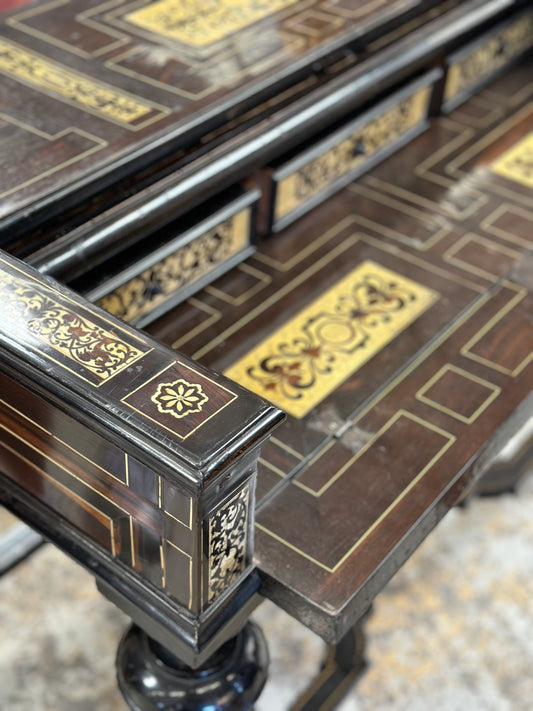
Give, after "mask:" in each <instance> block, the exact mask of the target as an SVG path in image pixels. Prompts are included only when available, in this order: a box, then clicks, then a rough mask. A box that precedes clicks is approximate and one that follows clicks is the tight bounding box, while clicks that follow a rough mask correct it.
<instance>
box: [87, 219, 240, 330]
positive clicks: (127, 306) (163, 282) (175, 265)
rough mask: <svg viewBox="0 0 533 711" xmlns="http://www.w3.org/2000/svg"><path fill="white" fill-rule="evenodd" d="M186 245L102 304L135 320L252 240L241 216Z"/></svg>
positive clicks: (119, 289) (103, 300)
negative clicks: (249, 238)
mask: <svg viewBox="0 0 533 711" xmlns="http://www.w3.org/2000/svg"><path fill="white" fill-rule="evenodd" d="M242 214H244V213H238V214H237V215H235V216H233V217H231V218H229V219H227V220H224V222H221V223H220V224H219V225H217V226H216V227H214V228H213V229H211V230H209V231H207V232H205V233H204V234H203V235H200V236H199V237H197V238H196V239H194V240H192V241H191V242H189V243H187V244H185V245H182V246H181V247H179V248H178V249H177V250H176V251H175V252H173V253H172V254H170V255H169V256H168V257H165V258H164V259H161V260H160V261H159V262H157V263H156V264H153V265H152V266H151V267H149V268H148V269H145V270H144V271H142V272H141V273H140V274H138V275H137V276H135V277H133V279H130V280H129V281H128V282H126V283H125V284H122V285H121V286H119V287H117V288H116V289H115V290H114V291H112V292H110V293H109V294H107V295H106V296H104V297H103V298H102V299H101V300H100V301H99V302H98V305H99V306H101V307H102V308H103V309H105V310H106V311H109V313H112V314H114V315H115V316H118V317H119V318H121V319H123V320H124V321H134V320H135V319H138V318H140V317H141V316H144V315H145V314H147V313H150V311H153V309H155V308H156V307H157V306H159V305H160V304H162V303H164V302H165V301H166V300H167V299H169V298H170V297H171V296H173V295H175V294H177V293H178V292H179V290H180V289H184V288H185V287H189V286H190V285H192V284H193V283H194V282H195V281H197V280H199V279H200V277H203V276H205V275H206V274H208V273H209V272H211V271H213V270H214V269H215V268H216V267H218V266H219V265H221V264H223V263H224V262H225V261H227V260H228V259H230V258H231V257H233V256H234V255H236V254H237V253H238V252H239V251H240V250H241V249H242V248H243V247H245V246H246V244H247V243H248V232H247V231H245V230H244V229H243V226H242V222H243V220H242V219H241V218H240V215H242Z"/></svg>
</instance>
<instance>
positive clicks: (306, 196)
mask: <svg viewBox="0 0 533 711" xmlns="http://www.w3.org/2000/svg"><path fill="white" fill-rule="evenodd" d="M440 76H441V73H440V70H433V71H431V72H429V73H427V74H425V75H424V76H423V77H420V78H419V79H417V80H415V81H413V82H411V83H410V84H409V85H408V86H404V87H403V88H401V89H400V90H398V91H396V92H395V93H393V94H392V95H391V96H389V97H388V98H387V99H385V100H383V101H381V102H379V103H378V104H376V105H375V106H373V107H372V108H371V109H369V110H368V111H366V112H365V113H363V114H362V115H359V116H357V117H356V118H354V119H352V120H351V121H349V122H348V123H346V124H345V125H344V126H343V127H342V128H339V129H337V130H335V131H333V132H332V133H330V134H329V135H328V136H326V137H325V138H321V139H320V140H319V141H318V142H316V143H314V144H313V145H312V146H310V147H309V148H307V149H305V150H303V151H301V152H300V153H298V155H296V156H294V157H292V158H290V159H289V160H286V161H285V162H284V163H282V164H281V165H279V166H278V167H276V168H274V169H273V171H272V174H271V204H270V210H269V214H270V219H269V225H268V227H269V230H270V231H272V232H277V231H279V230H280V229H282V228H283V227H285V226H286V225H288V224H290V223H291V222H293V221H294V220H295V219H297V218H298V217H300V216H301V215H303V214H304V213H306V212H307V211H308V210H310V209H311V208H312V207H314V206H315V205H318V204H319V203H320V202H322V201H323V200H325V199H326V198H327V197H329V196H330V195H332V194H333V193H335V192H336V191H337V190H339V189H340V188H342V187H344V186H345V185H347V184H348V183H349V182H350V181H351V180H353V179H354V178H356V177H357V176H358V175H361V174H362V173H364V172H365V171H367V170H369V169H370V168H372V167H373V166H374V165H376V164H377V163H378V162H380V161H382V160H383V159H384V158H386V157H387V156H388V155H390V153H392V152H393V151H395V150H397V149H398V148H400V147H401V146H402V145H404V144H405V143H407V142H408V141H410V140H411V139H412V138H414V137H415V136H416V135H418V134H419V133H421V132H422V131H423V130H424V129H425V128H426V127H427V125H428V120H427V117H428V111H429V104H430V100H431V96H432V91H433V84H434V82H435V81H436V80H437V79H438V78H439V77H440Z"/></svg>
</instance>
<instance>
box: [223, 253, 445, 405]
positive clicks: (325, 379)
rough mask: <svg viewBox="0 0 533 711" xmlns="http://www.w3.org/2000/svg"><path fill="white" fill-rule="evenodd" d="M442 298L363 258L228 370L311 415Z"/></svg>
mask: <svg viewBox="0 0 533 711" xmlns="http://www.w3.org/2000/svg"><path fill="white" fill-rule="evenodd" d="M437 298H438V294H437V293H436V292H435V291H433V290H431V289H428V288H427V287H425V286H422V285H421V284H418V283H416V282H414V281H412V280H411V279H408V278H407V277H404V276H402V275H401V274H398V273H396V272H394V271H392V270H390V269H387V268H385V267H383V266H381V265H380V264H377V263H375V262H372V261H365V262H362V264H360V266H359V267H357V268H356V269H354V270H353V271H352V272H351V273H350V274H348V275H347V276H346V277H344V279H342V280H341V281H340V282H338V283H337V284H335V286H333V287H332V288H331V289H329V290H328V291H326V292H325V293H324V294H323V295H322V296H320V297H319V298H318V299H316V300H315V301H314V302H313V303H312V304H310V305H309V306H307V307H306V308H305V309H303V310H302V311H300V312H299V313H298V314H297V315H296V316H294V318H292V319H291V320H290V321H288V322H287V323H286V324H285V325H283V326H282V327H281V328H279V329H278V330H277V331H275V332H274V333H273V334H272V335H271V336H269V337H268V338H267V339H266V340H265V341H263V342H262V343H260V344H259V345H258V346H256V347H255V348H254V349H253V350H252V351H250V352H249V353H248V354H247V355H245V356H244V357H243V358H241V359H240V360H239V361H238V362H237V363H235V364H234V365H232V366H230V367H229V368H228V369H227V370H226V371H225V375H227V376H228V377H229V378H232V379H233V380H235V381H236V382H238V383H240V384H241V385H244V386H245V387H247V388H248V389H249V390H252V391H253V392H255V393H257V394H258V395H262V396H263V397H265V398H266V399H267V400H270V402H272V403H273V404H275V405H277V406H278V407H280V408H282V409H284V410H285V411H286V412H288V413H289V414H290V415H292V416H293V417H298V418H301V417H305V415H307V414H308V413H309V412H310V411H311V410H312V409H313V408H314V407H315V406H316V405H317V404H318V403H319V402H321V401H322V400H323V399H324V398H325V397H327V396H328V395H329V394H330V393H331V392H333V390H335V389H336V388H337V387H338V386H339V385H340V384H341V383H342V382H343V381H344V380H346V378H347V377H349V376H350V375H352V374H353V373H354V372H355V371H356V370H358V369H359V368H360V367H361V366H362V365H364V364H365V363H366V362H367V361H368V360H369V359H370V358H372V356H374V355H375V354H376V353H378V352H379V351H381V350H382V349H383V348H384V347H385V346H386V345H387V344H388V343H390V341H392V339H393V338H395V336H397V335H398V334H399V333H401V332H402V331H403V330H405V329H406V328H407V327H408V326H409V325H410V324H411V323H412V322H413V321H414V320H415V319H416V318H418V316H420V314H422V313H423V312H424V311H425V310H426V309H428V308H429V307H430V306H431V305H432V304H433V303H434V302H435V301H436V299H437Z"/></svg>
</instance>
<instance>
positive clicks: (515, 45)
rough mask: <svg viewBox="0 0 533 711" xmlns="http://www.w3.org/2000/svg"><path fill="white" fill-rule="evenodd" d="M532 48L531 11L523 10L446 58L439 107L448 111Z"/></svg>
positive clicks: (532, 15) (532, 23)
mask: <svg viewBox="0 0 533 711" xmlns="http://www.w3.org/2000/svg"><path fill="white" fill-rule="evenodd" d="M532 47H533V12H532V11H527V12H523V13H521V14H520V15H518V16H517V17H513V18H512V19H510V20H508V21H507V22H504V23H502V24H500V25H498V26H497V27H496V28H495V29H493V30H491V31H490V32H488V33H487V34H485V35H483V37H481V38H478V39H476V40H475V41H474V42H471V43H470V44H468V45H466V46H465V47H462V48H461V49H460V50H458V51H457V52H455V53H454V54H452V55H451V56H450V57H449V58H448V59H447V62H446V64H447V72H446V78H445V84H444V94H443V98H442V101H443V105H442V110H443V111H445V112H448V111H451V110H452V109H454V108H455V107H456V106H458V105H459V104H461V103H463V101H466V99H468V98H469V97H470V96H472V94H473V93H474V92H475V91H477V90H478V89H479V88H480V87H481V86H482V85H483V84H485V83H487V82H488V81H489V80H490V79H492V78H493V77H494V76H495V75H496V74H497V73H499V72H501V71H502V70H504V69H505V68H506V67H508V66H509V65H510V64H511V63H512V62H514V61H515V60H516V59H518V57H520V56H521V55H522V54H524V52H526V51H527V50H528V49H531V48H532Z"/></svg>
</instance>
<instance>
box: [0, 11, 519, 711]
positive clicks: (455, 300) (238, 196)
mask: <svg viewBox="0 0 533 711" xmlns="http://www.w3.org/2000/svg"><path fill="white" fill-rule="evenodd" d="M7 5H12V6H13V8H12V9H11V10H10V11H9V12H6V14H5V15H4V21H3V25H2V34H1V36H0V75H1V77H2V87H3V88H2V91H3V92H4V93H3V94H2V96H3V104H2V111H1V116H0V120H1V121H2V124H1V125H0V128H1V130H2V138H1V141H2V142H1V143H0V148H1V149H3V156H4V158H3V160H4V163H3V165H4V173H3V180H4V183H3V185H2V189H3V203H2V222H1V223H0V239H1V244H2V246H3V247H4V248H5V249H6V250H7V251H6V252H4V253H2V255H1V256H0V263H1V264H0V291H1V293H2V303H3V312H2V319H1V321H0V378H1V380H0V383H1V390H0V405H1V409H0V429H1V435H0V471H1V475H0V476H1V481H2V489H1V494H0V495H1V499H2V501H3V502H4V503H5V505H7V506H8V507H9V508H10V509H11V510H13V511H14V512H15V513H17V514H18V515H19V516H20V517H21V518H22V519H24V520H26V521H28V522H29V523H30V524H31V525H32V526H33V527H35V528H36V529H37V530H39V531H41V532H42V533H43V534H44V535H45V536H46V537H47V538H49V539H51V540H52V541H54V542H55V543H57V544H58V545H59V546H60V547H62V548H63V549H64V550H65V551H67V552H68V553H69V554H70V555H72V556H73V557H74V558H75V559H77V560H78V561H79V562H80V563H81V564H83V565H85V566H86V567H88V568H89V570H91V572H93V573H94V575H95V578H96V580H97V584H98V586H99V587H100V589H101V590H102V592H103V593H104V594H105V595H107V596H108V597H109V598H110V599H111V600H113V601H114V602H115V603H116V604H117V605H119V606H120V607H121V608H122V609H124V610H125V611H126V612H127V613H128V614H129V615H130V616H131V618H132V619H133V620H134V622H135V623H136V624H137V625H138V627H133V628H132V630H131V631H130V632H129V633H128V634H127V635H126V637H125V638H124V640H123V642H122V644H121V647H120V650H119V656H118V675H119V683H120V685H121V688H122V690H123V693H124V695H125V697H126V699H127V701H128V703H129V704H130V705H131V707H132V708H134V709H155V708H164V709H199V708H202V709H208V708H217V709H218V708H228V709H229V708H232V709H246V708H250V707H251V705H252V704H253V702H254V699H255V698H257V695H258V694H259V692H260V689H261V687H262V684H263V682H264V678H265V667H266V652H265V649H264V643H263V641H262V638H261V635H260V633H259V632H258V631H257V630H256V629H255V628H253V627H250V626H245V623H246V620H247V618H248V616H249V614H250V611H251V610H252V609H253V608H254V606H255V605H257V604H258V603H259V602H260V599H261V596H268V597H270V598H271V599H272V600H274V601H275V602H276V603H277V604H279V605H280V606H282V607H283V608H285V609H286V610H287V611H288V612H289V613H290V614H292V615H294V616H295V617H297V618H298V619H300V620H301V621H302V622H304V623H305V624H306V625H307V626H308V627H310V628H311V629H312V630H314V631H315V632H316V633H317V634H319V635H320V636H321V637H323V638H324V639H325V640H326V641H327V642H329V643H331V644H333V645H336V646H333V647H332V651H331V654H330V659H329V662H328V664H327V665H326V667H325V669H324V671H323V672H322V674H321V676H320V677H319V678H318V680H317V682H316V684H315V687H314V689H313V690H312V691H311V692H310V694H309V695H308V698H306V699H304V700H302V701H301V703H300V704H299V706H298V708H306V709H312V708H331V707H332V705H333V704H334V703H335V701H336V700H337V699H338V697H339V696H340V694H341V692H342V690H343V688H344V687H345V686H346V684H348V683H349V682H350V681H351V680H352V679H353V677H354V676H355V675H356V674H357V672H358V670H359V668H360V665H361V651H362V650H361V645H362V639H361V629H360V625H359V622H360V620H361V619H362V618H363V616H364V615H365V614H366V612H367V610H368V608H369V606H370V605H371V602H372V599H373V598H374V597H375V595H376V594H377V593H378V592H379V590H380V589H381V588H382V587H383V585H384V584H385V583H386V582H387V581H388V580H389V579H390V577H391V576H392V575H394V573H395V572H396V571H397V570H398V569H399V567H400V566H401V565H402V564H403V563H404V561H405V560H406V559H407V558H408V557H409V555H410V553H411V552H412V551H413V550H414V549H415V548H416V546H417V545H418V544H419V543H420V542H421V541H422V540H423V539H424V538H425V537H426V536H427V535H428V533H429V532H430V531H431V529H432V528H433V527H434V526H435V525H436V524H437V522H438V521H439V520H440V519H441V518H442V516H444V515H445V513H446V512H447V511H448V510H449V509H450V508H451V507H452V506H453V505H454V504H455V503H456V502H457V501H459V500H461V499H462V498H463V497H464V496H465V495H466V493H468V492H469V491H470V490H471V488H472V486H473V485H474V482H475V481H476V480H478V479H479V478H480V477H481V476H482V475H483V474H484V472H485V471H486V470H487V469H489V468H490V464H491V461H492V460H493V459H494V457H495V455H496V454H497V453H498V451H499V449H501V447H502V445H503V443H504V442H506V441H507V440H508V439H509V438H510V437H511V436H515V437H518V438H520V436H522V438H524V437H525V435H523V434H521V433H523V432H525V431H526V430H525V425H526V424H527V423H528V422H529V421H530V419H531V398H528V397H527V396H528V394H529V393H530V392H531V385H532V381H533V365H532V353H533V324H532V314H533V309H532V299H533V297H532V293H531V292H532V288H533V255H532V251H531V250H532V247H533V238H532V234H533V231H532V227H533V196H532V192H531V187H532V185H533V179H532V173H531V153H532V143H531V141H532V135H533V134H532V133H531V131H532V130H533V103H532V102H533V73H532V71H531V67H532V65H531V59H530V56H529V55H528V50H529V49H530V47H531V44H532V42H533V29H532V28H533V14H532V13H531V12H530V11H528V10H527V8H526V9H524V7H525V5H526V4H525V3H517V2H510V1H507V0H498V1H496V0H493V1H491V2H479V1H476V0H470V1H466V2H430V3H418V2H388V3H384V2H379V1H377V2H363V1H361V2H351V3H350V2H341V1H339V2H333V1H332V0H331V1H330V2H327V1H326V0H324V1H323V2H320V1H318V0H317V1H316V2H309V3H298V4H295V3H293V2H290V0H289V1H285V2H282V1H281V0H279V2H274V1H273V2H271V3H270V4H269V6H268V7H269V10H268V12H267V10H265V7H266V5H263V4H261V3H249V4H248V5H246V8H247V9H246V12H241V11H238V9H236V8H237V7H238V6H237V5H236V6H235V7H234V6H233V5H231V4H229V5H228V6H227V7H226V6H225V5H224V6H222V5H221V6H220V7H218V6H217V9H216V10H212V11H211V14H209V13H207V14H203V13H199V14H198V16H195V19H194V21H193V18H192V16H191V15H187V9H186V6H185V3H180V2H170V0H159V1H158V2H153V3H140V2H138V3H124V2H114V3H106V4H105V5H103V4H102V3H99V2H92V3H89V5H90V7H89V8H88V4H87V3H83V4H81V3H79V2H78V1H77V0H70V1H67V0H61V1H60V2H58V1H56V2H49V3H32V2H15V3H7V4H5V3H4V5H3V6H1V7H2V8H3V9H7ZM243 5H245V4H243V3H241V4H240V7H241V10H242V6H243ZM297 5H298V6H297ZM248 6H249V7H248ZM220 8H222V9H220ZM272 17H275V24H272V22H271V19H272ZM177 20H179V22H178V21H177ZM58 27H61V32H58V31H57V28H58ZM267 30H268V31H267ZM154 38H157V41H156V39H154ZM276 43H277V44H276ZM502 72H505V73H502ZM221 73H223V74H224V77H225V79H224V82H225V83H224V85H223V86H221V85H220V76H221ZM489 81H490V82H491V83H490V84H488V83H487V82H489ZM470 95H472V98H468V97H469V96H470ZM58 106H59V107H61V110H58ZM51 107H52V108H51ZM14 156H17V158H16V160H14ZM354 181H355V182H354ZM9 253H10V254H9ZM14 257H24V259H25V262H26V263H23V262H18V261H17V260H16V259H14ZM28 265H30V266H28ZM33 267H36V268H37V269H38V270H39V271H35V270H34V269H33ZM39 272H40V273H39ZM43 275H51V276H54V277H56V279H59V280H60V281H61V282H63V286H61V285H60V284H59V283H58V282H57V281H53V280H49V279H48V278H46V277H45V276H43ZM64 284H67V285H68V287H69V288H67V287H65V286H64ZM73 289H74V290H73ZM80 294H81V296H80ZM90 302H93V303H96V304H97V306H94V305H92V304H91V303H90ZM102 308H103V309H105V311H104V310H102ZM116 317H120V318H121V319H123V320H124V321H125V322H129V324H127V323H124V321H119V320H118V319H117V318H116ZM135 326H136V327H137V328H135ZM140 328H143V329H144V331H141V330H139V329H140ZM162 344H166V346H163V345H162ZM171 349H172V350H171ZM189 358H190V359H191V360H190V359H189ZM218 373H220V374H222V375H219V374H218ZM267 401H268V402H267ZM282 411H283V412H285V414H286V417H285V419H284V421H283V422H281V420H282V419H283V416H282ZM274 427H277V429H276V431H275V432H274V434H272V435H271V433H272V430H273V429H274ZM269 435H271V436H270V437H269ZM268 437H269V439H267V438H268ZM261 445H262V448H261V453H260V454H259V447H261ZM521 446H522V450H523V451H525V452H528V451H529V448H530V446H531V442H530V441H529V439H528V438H527V437H526V439H525V440H524V441H523V442H522V445H521ZM256 465H257V466H256ZM256 470H257V471H256ZM507 483H508V482H507ZM141 629H142V630H143V631H141ZM336 643H339V644H336ZM333 692H334V693H333Z"/></svg>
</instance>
